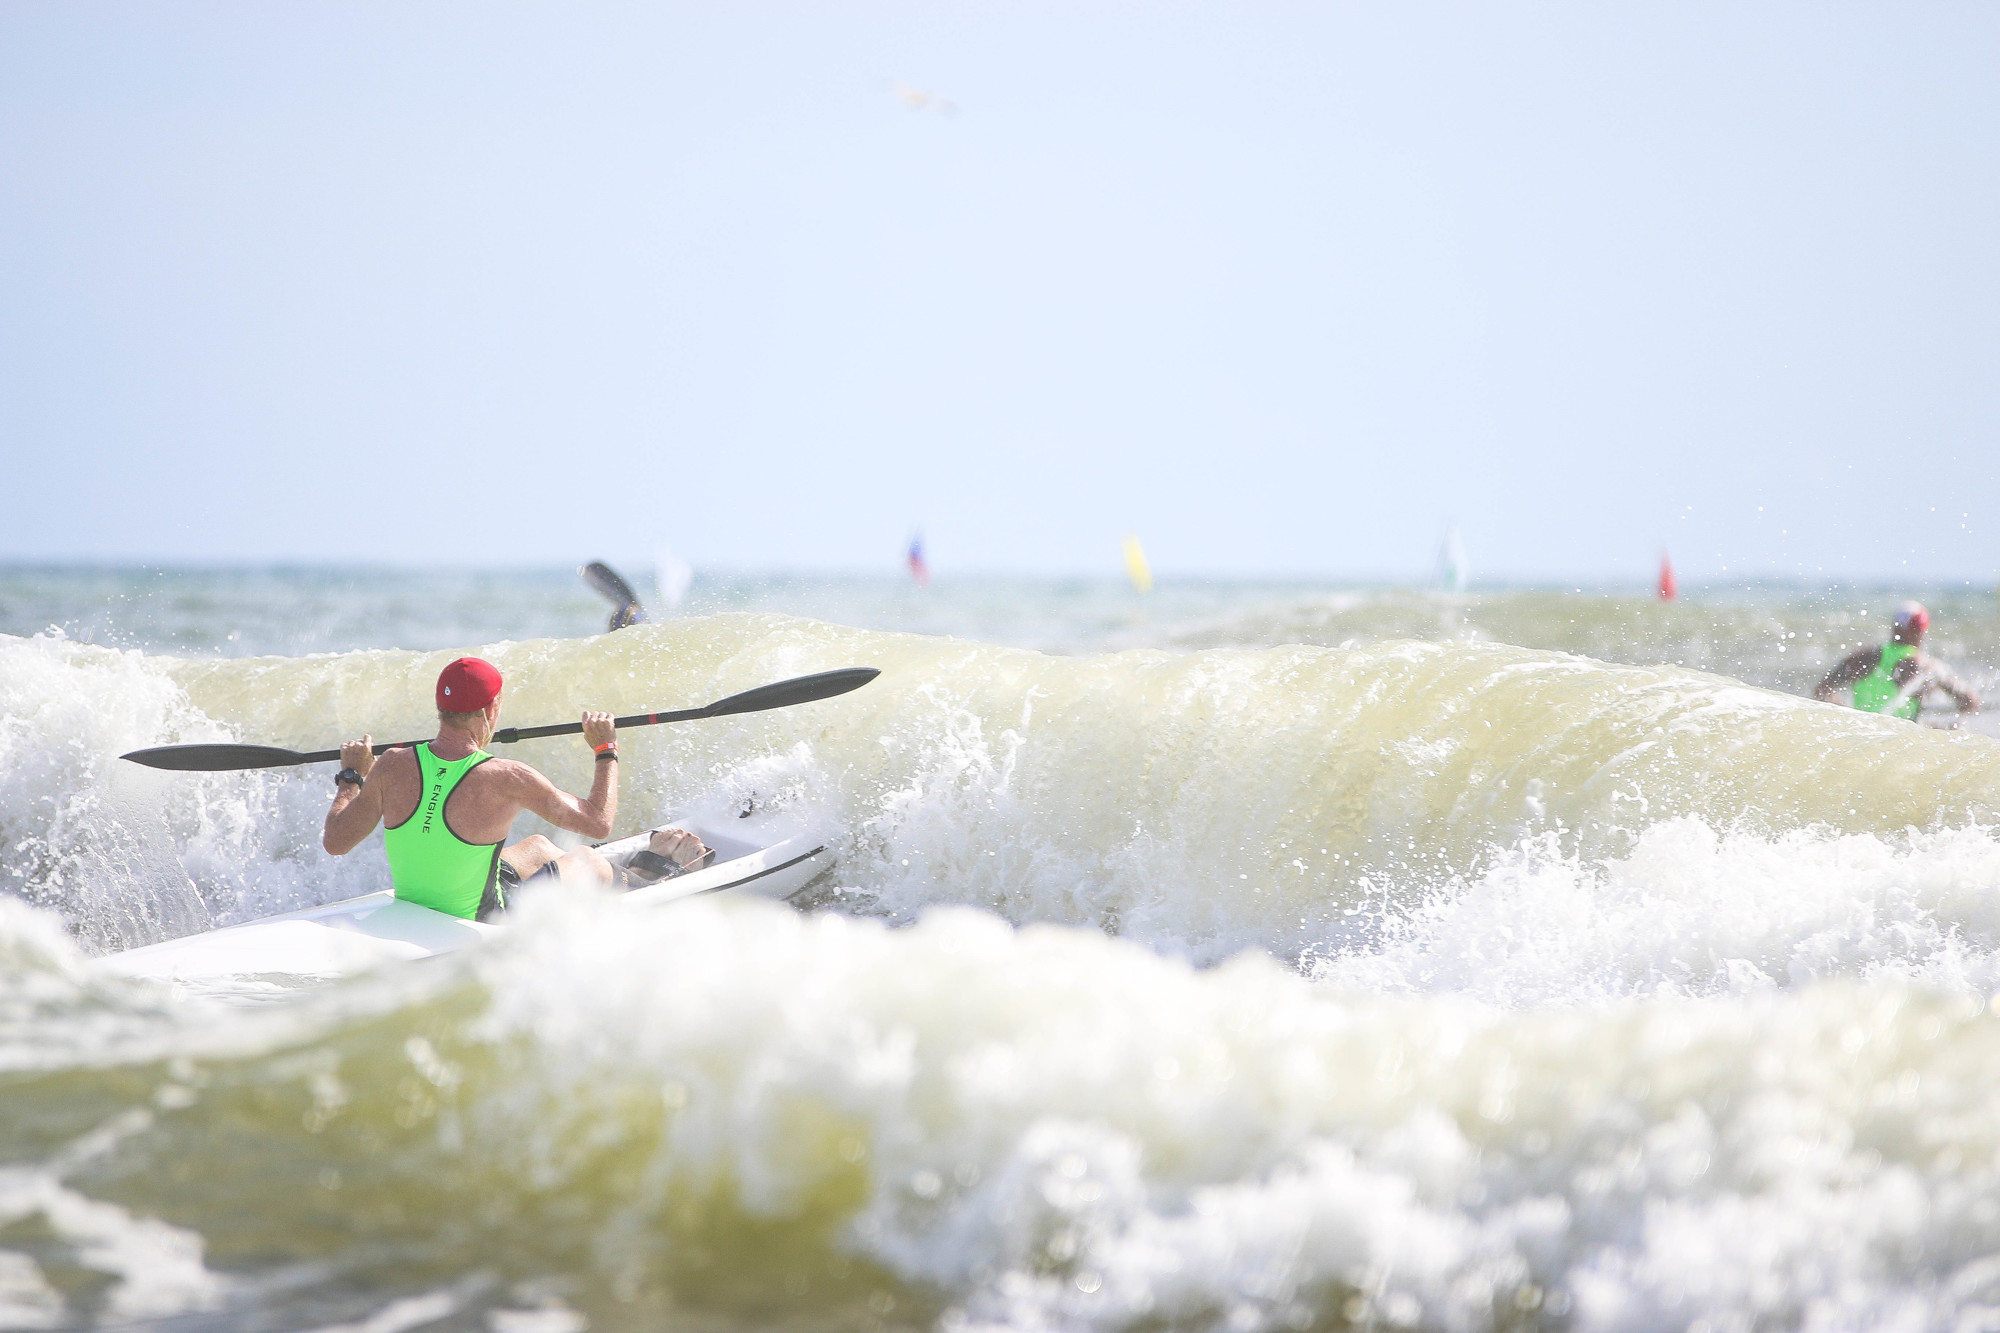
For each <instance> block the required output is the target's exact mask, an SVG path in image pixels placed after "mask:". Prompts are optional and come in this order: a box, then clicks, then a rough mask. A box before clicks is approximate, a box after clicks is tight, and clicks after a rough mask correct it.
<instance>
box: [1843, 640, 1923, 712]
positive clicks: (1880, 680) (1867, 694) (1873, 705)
mask: <svg viewBox="0 0 2000 1333" xmlns="http://www.w3.org/2000/svg"><path fill="white" fill-rule="evenodd" d="M1915 651H1917V650H1916V647H1915V646H1914V645H1913V644H1907V643H1885V644H1883V645H1882V660H1881V661H1879V662H1877V663H1876V664H1875V669H1874V670H1873V671H1871V672H1869V673H1868V674H1867V675H1865V676H1863V677H1862V678H1861V679H1860V680H1857V681H1855V682H1854V706H1855V707H1856V708H1857V709H1859V710H1860V711H1862V712H1864V713H1881V712H1887V713H1889V714H1890V715H1891V716H1894V717H1906V718H1908V719H1910V721H1912V722H1914V721H1916V720H1917V715H1918V714H1919V713H1921V712H1923V711H1924V701H1923V699H1922V698H1920V697H1919V696H1920V695H1921V694H1922V693H1923V691H1921V690H1911V691H1910V693H1909V697H1908V698H1905V699H1904V700H1903V701H1902V702H1901V703H1900V704H1897V703H1896V699H1897V696H1898V695H1901V694H1902V693H1903V687H1902V686H1900V685H1898V684H1897V683H1896V668H1897V666H1898V665H1900V664H1901V663H1902V661H1903V659H1904V658H1906V657H1908V656H1909V655H1910V654H1911V653H1914V652H1915ZM1891 704H1896V706H1895V707H1894V708H1893V709H1892V708H1890V705H1891Z"/></svg>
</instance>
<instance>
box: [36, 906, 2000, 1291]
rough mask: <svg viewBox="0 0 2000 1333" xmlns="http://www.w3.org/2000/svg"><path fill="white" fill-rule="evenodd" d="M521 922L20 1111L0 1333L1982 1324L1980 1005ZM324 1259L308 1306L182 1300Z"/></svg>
mask: <svg viewBox="0 0 2000 1333" xmlns="http://www.w3.org/2000/svg"><path fill="white" fill-rule="evenodd" d="M614 920H615V921H616V922H617V924H616V926H615V927H614V926H613V925H612V922H613V921H614ZM521 924H522V926H523V929H521V930H520V931H517V932H515V933H514V934H513V935H512V936H511V937H510V938H509V939H508V940H507V941H506V942H505V943H504V944H503V945H502V946H500V947H497V948H494V949H491V950H487V951H483V952H482V953H481V954H479V955H478V956H477V957H476V958H474V959H470V960H466V961H463V962H460V963H456V964H452V965H449V966H448V967H447V968H446V969H445V970H443V971H442V972H440V973H439V974H438V975H437V977H435V978H433V979H431V980H428V981H427V982H426V983H425V984H424V986H423V989H422V991H421V992H420V993H416V992H412V991H411V990H409V989H408V987H407V984H406V983H404V982H402V981H400V980H398V979H395V978H389V977H384V978H381V979H378V980H375V981H363V982H360V983H357V984H354V985H350V986H348V987H345V988H339V989H336V990H335V991H333V992H330V993H324V994H321V995H319V996H316V997H312V998H308V999H304V1000H301V1001H299V1002H296V1003H295V1004H293V1005H291V1006H288V1007H285V1008H281V1009H275V1010H273V1009H269V1008H267V1009H264V1010H259V1011H256V1012H257V1015H258V1021H256V1022H253V1023H251V1024H250V1025H249V1026H248V1027H247V1028H245V1027H242V1026H240V1025H238V1024H237V1023H236V1022H235V1020H236V1019H237V1018H240V1017H241V1015H240V1014H222V1013H219V1012H210V1013H209V1014H208V1017H209V1019H210V1020H211V1023H209V1024H204V1023H203V1022H202V1021H199V1018H198V1013H199V1012H202V1011H199V1010H197V1015H190V1013H188V1012H185V1009H186V1007H185V1006H181V1009H182V1010H183V1011H184V1012H181V1013H180V1014H178V1015H177V1016H176V1017H174V1018H173V1019H172V1021H171V1024H166V1020H164V1019H163V1020H162V1023H163V1031H165V1028H166V1026H170V1027H171V1030H172V1035H170V1036H165V1037H163V1038H162V1040H161V1042H160V1044H159V1045H158V1046H157V1047H155V1048H154V1049H152V1050H150V1051H140V1050H138V1049H137V1048H134V1049H133V1050H132V1053H131V1054H130V1056H129V1057H128V1058H125V1059H121V1060H114V1061H107V1062H103V1063H100V1064H96V1065H89V1066H83V1067H78V1068H72V1069H69V1070H65V1071H61V1072H60V1073H57V1072H54V1071H50V1072H48V1073H44V1074H42V1075H40V1076H39V1077H32V1078H23V1077H20V1076H18V1075H17V1076H15V1077H13V1078H12V1079H11V1080H10V1085H9V1093H8V1105H9V1106H10V1108H13V1114H15V1115H18V1116H22V1117H23V1120H22V1121H21V1122H19V1123H22V1124H25V1123H27V1122H28V1121H27V1119H26V1118H27V1117H30V1116H32V1117H33V1122H34V1123H35V1124H36V1125H37V1126H38V1129H37V1131H36V1133H37V1135H38V1136H39V1139H40V1141H43V1142H45V1143H46V1144H47V1147H48V1151H47V1153H46V1156H45V1157H44V1159H43V1165H42V1166H41V1167H40V1168H38V1174H37V1175H36V1176H35V1178H34V1179H32V1180H28V1179H10V1180H9V1181H6V1182H0V1209H5V1210H7V1212H8V1215H9V1216H10V1217H13V1218H16V1219H19V1218H22V1217H33V1218H36V1219H38V1224H37V1225H38V1230H37V1234H38V1235H40V1236H41V1239H39V1240H36V1241H34V1242H33V1243H32V1244H30V1245H28V1246H26V1247H10V1252H11V1254H12V1255H13V1257H12V1258H11V1259H10V1261H9V1262H10V1267H9V1269H8V1270H7V1272H8V1279H7V1282H8V1285H7V1286H6V1288H5V1291H6V1292H7V1293H8V1294H9V1298H10V1299H12V1300H14V1301H15V1303H16V1306H15V1308H16V1309H18V1310H22V1311H29V1312H32V1311H37V1310H38V1311H41V1312H42V1313H43V1315H45V1316H46V1319H45V1321H44V1322H45V1323H46V1324H48V1325H49V1326H57V1325H59V1324H61V1323H64V1322H71V1321H75V1320H76V1319H77V1318H78V1317H79V1316H81V1317H83V1318H85V1319H86V1320H89V1319H106V1320H109V1319H110V1318H112V1317H113V1316H114V1315H120V1314H121V1313H137V1312H140V1311H144V1312H147V1313H150V1314H153V1315H162V1314H168V1313H173V1312H177V1311H178V1312H195V1311H208V1312H211V1314H212V1315H214V1316H215V1317H222V1316H224V1315H226V1314H227V1312H228V1311H229V1310H230V1309H231V1308H232V1306H233V1304H236V1303H241V1302H244V1301H247V1300H251V1299H254V1300H255V1301H257V1302H258V1305H257V1308H258V1309H259V1310H260V1311H261V1316H262V1317H266V1318H268V1317H272V1316H273V1315H274V1313H275V1314H277V1315H279V1316H282V1315H283V1312H284V1311H285V1310H287V1309H290V1308H293V1307H292V1306H290V1305H288V1302H293V1301H298V1302H304V1303H306V1304H307V1305H310V1306H311V1308H314V1309H317V1310H320V1311H322V1312H333V1313H337V1314H338V1315H339V1317H340V1318H341V1319H343V1320H349V1321H352V1320H355V1319H358V1318H359V1317H360V1313H362V1312H369V1311H374V1312H379V1311H382V1310H384V1309H386V1308H388V1307H390V1306H391V1305H394V1304H396V1303H407V1302H421V1301H428V1302H431V1303H432V1304H433V1305H437V1304H439V1303H443V1305H442V1306H441V1307H440V1308H449V1309H451V1310H459V1311H465V1312H474V1313H476V1312H478V1311H482V1310H484V1311H488V1312H493V1313H497V1314H508V1313H513V1312H520V1313H533V1312H535V1311H540V1312H541V1313H542V1314H544V1315H548V1314H549V1313H550V1312H552V1311H553V1312H557V1313H566V1314H568V1315H570V1316H573V1317H575V1318H577V1319H579V1320H587V1321H588V1322H589V1324H590V1326H592V1327H605V1328H642V1327H657V1326H659V1323H660V1321H662V1320H667V1321H673V1320H674V1319H676V1318H697V1317H701V1318H707V1319H709V1320H711V1321H717V1320H719V1321H720V1322H721V1323H723V1324H724V1325H725V1326H752V1325H754V1326H761V1327H769V1326H772V1325H773V1324H776V1325H779V1326H784V1325H786V1324H787V1323H788V1322H790V1321H795V1320H805V1321H811V1320H813V1319H825V1320H828V1321H830V1322H831V1323H833V1324H835V1325H847V1324H853V1325H855V1326H860V1325H863V1324H867V1323H869V1322H870V1321H871V1320H872V1321H874V1322H878V1323H879V1322H885V1321H886V1322H888V1323H891V1324H907V1325H913V1326H922V1325H933V1326H936V1327H941V1328H951V1329H968V1330H970V1329H994V1330H999V1329H1011V1330H1031V1329H1051V1330H1052V1329H1074V1328H1103V1329H1123V1328H1131V1327H1141V1326H1149V1325H1152V1324H1165V1325H1168V1326H1191V1327H1216V1328H1220V1327H1229V1328H1243V1329H1251V1330H1262V1329H1272V1330H1276V1329H1284V1328H1291V1327H1299V1326H1324V1325H1334V1326H1337V1325H1339V1324H1343V1323H1349V1324H1354V1325H1363V1326H1365V1325H1367V1324H1369V1323H1375V1324H1377V1325H1387V1326H1408V1327H1426V1328H1468V1329H1469V1328H1485V1327H1494V1326H1508V1327H1517V1326H1523V1325H1527V1326H1533V1325H1535V1324H1537V1323H1542V1322H1553V1323H1557V1324H1560V1325H1561V1326H1564V1327H1572V1328H1585V1329H1605V1330H1611V1329H1626V1328H1644V1327H1656V1326H1660V1325H1661V1324H1663V1323H1666V1322H1675V1323H1684V1322H1687V1321H1691V1320H1697V1319H1709V1320H1711V1321H1719V1322H1721V1323H1722V1324H1723V1325H1724V1326H1727V1325H1728V1324H1729V1323H1730V1322H1731V1321H1736V1322H1739V1323H1749V1324H1768V1325H1772V1326H1798V1325H1803V1324H1808V1323H1812V1324H1821V1325H1825V1326H1840V1327H1864V1326H1868V1327H1881V1326H1886V1325H1896V1326H1905V1325H1907V1326H1913V1327H1926V1326H1933V1325H1935V1324H1936V1323H1938V1322H1939V1321H1940V1320H1943V1321H1945V1322H1947V1323H1948V1322H1949V1317H1948V1316H1950V1315H1951V1314H1952V1313H1953V1312H1955V1311H1963V1310H1964V1309H1967V1308H1971V1307H1972V1306H1975V1305H1977V1304H1979V1303H1981V1302H1986V1301H1990V1300H1992V1299H1993V1298H1994V1296H1995V1295H1996V1294H2000V1286H1996V1277H1995V1273H1994V1271H1993V1268H1992V1265H1991V1263H1990V1259H1989V1256H1990V1255H1991V1254H1992V1253H1993V1252H1994V1247H1995V1245H1996V1243H2000V1234H1996V1233H1995V1232H1994V1230H1993V1227H1994V1224H1993V1221H1992V1219H1991V1217H1990V1216H1989V1214H1990V1211H1991V1210H1990V1208H1988V1207H1987V1206H1986V1204H1985V1201H1986V1200H1988V1199H1990V1198H1991V1197H1992V1195H1993V1191H1994V1189H1995V1188H1996V1186H2000V1179H1996V1178H1995V1174H1994V1173H1995V1167H1994V1165H1993V1163H1994V1162H1995V1161H1996V1149H2000V1141H1996V1133H2000V1131H1996V1130H1995V1126H1996V1125H2000V1105H1996V1103H1995V1097H1996V1093H1995V1092H1994V1091H1993V1089H1992V1088H1991V1087H1990V1086H1989V1083H1990V1080H1986V1079H1984V1078H1983V1076H1981V1074H1980V1073H1979V1072H1978V1071H1981V1070H1984V1069H1986V1068H1990V1067H1991V1064H1992V1062H1993V1061H1994V1060H1995V1059H1996V1058H2000V1020H1996V1019H1995V1018H1994V1017H1993V1016H1991V1015H1990V1014H1988V1013H1987V1012H1986V1006H1985V1003H1984V1001H1983V1000H1982V999H1979V998H1975V997H1970V996H1965V997H1951V996H1943V995H1938V994H1935V993H1930V992H1925V991H1921V990H1913V989H1909V988H1904V987H1899V986H1883V985H1878V986H1872V987H1864V986H1858V985H1854V984H1852V983H1845V982H1843V983H1834V984H1814V985H1811V986H1808V987H1804V988H1800V989H1796V990H1789V991H1783V990H1769V991H1761V992H1756V993H1749V994H1743V995H1731V996H1721V997H1717V998H1713V999H1709V1000H1706V1001H1695V1000H1686V999H1669V998H1661V997H1655V998H1654V999H1652V1000H1650V1001H1648V1002H1647V1003H1645V1004H1643V1005H1639V1004H1634V1003H1632V1002H1620V1003H1610V1004H1601V1005H1585V1006H1575V1007H1569V1008H1564V1009H1538V1010H1530V1011H1507V1010H1502V1009H1496V1008H1493V1007H1491V1006H1488V1005H1482V1004H1479V1003H1476V1002H1474V1001H1471V1000H1467V999H1460V998H1450V997H1436V996H1431V997H1402V998H1399V997H1394V996H1386V997H1385V996H1377V995H1368V994H1364V993H1360V992H1356V991H1354V990H1351V989H1349V988H1347V987H1345V986H1341V985H1338V984H1330V983H1327V982H1313V981H1310V980H1307V979H1305V978H1302V977H1301V976H1299V975H1298V974H1297V972H1296V971H1294V970H1292V969H1290V968H1287V967H1285V966H1283V965H1282V964H1279V963H1277V962H1275V961H1273V960H1271V959H1269V958H1267V957H1264V956H1262V955H1256V954H1245V955H1243V956H1242V957H1240V958H1238V959H1235V960H1232V961H1231V962H1229V963H1228V964H1226V965H1224V966H1221V967H1216V968H1209V969H1197V968H1194V967H1192V966H1190V965H1189V964H1187V963H1185V962H1183V961H1179V960H1175V959H1170V958H1164V957H1162V956H1160V955H1159V954H1157V953H1155V952H1153V951H1151V950H1148V949H1145V948H1142V947H1140V946H1137V945H1135V944H1132V943H1129V942H1126V941H1121V940H1116V939H1111V938H1107V937H1105V936H1103V935H1101V934H1098V933H1096V932H1088V931H1075V930H1064V929H1059V928H1053V927H1032V928H1029V929H1026V930H1016V929H1013V928H1010V927H1008V926H1007V925H1006V924H1005V923H1003V922H1001V921H1000V920H998V919H997V918H995V917H993V916H991V915H989V914H984V913H978V912H973V911H969V910H966V909H940V910H938V911H935V912H932V913H929V914H927V915H926V916H925V917H924V919H923V920H922V921H920V922H918V923H917V924H915V925H914V926H912V927H910V928H908V929H902V930H894V929H890V928H887V927H886V926H885V925H884V924H883V923H879V922H869V921H861V920H856V919H853V918H848V917H843V916H839V915H836V914H826V915H820V916H814V917H805V916H800V915H798V914H796V913H793V912H790V911H788V910H786V909H783V908H779V907H774V906H770V905H766V904H761V903H754V902H747V903H719V904H714V905H709V904H701V903H696V904H692V905H690V906H689V907H688V908H687V909H686V910H677V911H675V912H671V913H660V914H655V915H649V916H646V917H642V918H636V919H635V918H632V917H630V916H629V915H627V914H621V915H619V916H617V917H615V918H610V917H607V916H606V915H605V911H604V908H603V907H602V906H600V905H599V904H596V903H593V902H590V901H586V900H573V901H563V900H556V899H549V900H544V901H543V902H542V903H540V904H538V905H536V906H535V907H533V908H531V909H530V911H529V916H528V919H527V920H525V921H524V922H522V923H521ZM0 925H5V926H6V927H7V928H9V929H12V928H14V927H15V926H16V925H18V923H16V922H6V923H0ZM76 962H77V960H75V959H72V960H69V961H63V960H56V964H55V965H56V966H57V967H58V969H59V970H60V969H63V968H74V966H75V965H76ZM114 1002H115V1003H118V1004H121V1005H123V1006H124V1007H125V1008H126V1009H127V1010H128V1011H129V1016H130V1017H132V1018H133V1019H134V1020H135V1021H137V1020H139V1019H141V1018H143V1017H144V1016H145V1015H147V1014H149V1013H153V1014H160V1013H164V1011H163V1010H161V1009H160V1008H159V1007H160V1006H162V1005H171V1004H172V1002H171V1001H167V1000H165V999H164V997H162V996H160V995H159V994H158V993H157V992H155V991H151V990H148V989H147V988H145V987H132V988H128V989H125V990H122V991H120V992H118V994H117V996H114ZM100 1003H101V1001H100ZM92 1007H93V1006H92V1005H89V1004H85V1003H84V1002H83V1001H82V999H81V997H80V996H79V999H78V1007H77V1016H76V1018H75V1020H74V1021H76V1022H78V1023H87V1022H89V1021H91V1020H90V1019H89V1017H88V1014H89V1013H90V1012H91V1011H92ZM43 1021H44V1022H45V1023H46V1022H53V1023H56V1024H58V1025H60V1024H62V1023H63V1022H66V1021H70V1020H65V1019H63V1018H61V1017H60V1016H57V1015H52V1014H50V1013H48V1012H45V1013H44V1015H43ZM224 1024H227V1028H228V1032H229V1035H228V1037H227V1038H226V1039H225V1038H224V1037H223V1036H222V1034H221V1031H220V1027H221V1025H224ZM246 1217H247V1218H255V1219H257V1225H256V1226H255V1227H254V1228H246V1227H244V1226H242V1225H240V1219H242V1218H246ZM441 1220H443V1222H442V1224H441ZM352 1235H365V1236H366V1237H368V1238H369V1242H370V1243H369V1244H368V1245H367V1246H366V1247H364V1248H363V1249H362V1250H357V1251H353V1252H350V1253H347V1254H346V1255H345V1256H344V1257H343V1258H342V1260H341V1261H340V1263H339V1265H337V1266H336V1267H335V1268H334V1269H331V1270H322V1271H324V1272H325V1273H326V1274H327V1276H325V1277H324V1278H322V1279H318V1280H310V1281H307V1282H306V1283H305V1286H304V1287H303V1288H291V1289H287V1288H285V1287H283V1286H282V1285H281V1286H276V1287H274V1286H272V1285H271V1284H270V1283H268V1282H264V1283H261V1284H260V1283H257V1282H252V1281H250V1280H249V1279H248V1278H247V1277H243V1276H237V1277H224V1276H222V1275H224V1274H231V1273H235V1274H244V1273H246V1272H248V1273H252V1274H254V1273H255V1272H257V1271H259V1270H265V1271H273V1268H272V1266H273V1265H276V1266H277V1269H276V1270H275V1271H285V1266H286V1265H298V1264H309V1263H311V1262H312V1261H314V1260H315V1259H317V1258H321V1257H324V1256H325V1255H326V1254H327V1248H326V1247H327V1245H328V1243H329V1238H330V1237H339V1236H352ZM114 1262H115V1263H116V1264H122V1265H123V1267H122V1268H116V1269H115V1271H114V1270H113V1269H112V1268H110V1267H107V1266H108V1265H113V1264H114ZM79 1266H81V1267H82V1268H85V1269H91V1270H94V1271H98V1272H103V1273H108V1274H110V1275H111V1276H112V1277H113V1278H114V1279H115V1281H114V1284H113V1285H112V1287H111V1288H110V1291H111V1294H110V1295H108V1296H107V1295H105V1294H103V1293H104V1291H105V1288H104V1287H102V1286H101V1285H95V1286H89V1285H87V1286H84V1287H81V1288H79V1287H78V1286H77V1285H76V1284H75V1283H74V1280H73V1278H70V1277H67V1276H66V1275H69V1274H73V1273H75V1272H76V1271H77V1269H78V1267H79ZM298 1271H300V1273H301V1275H302V1276H303V1275H304V1274H305V1273H306V1272H307V1271H308V1270H298ZM469 1273H471V1274H478V1275H479V1276H478V1277H477V1279H476V1280H470V1281H468V1280H466V1279H465V1275H466V1274H469ZM119 1293H123V1294H119ZM299 1308H305V1306H304V1305H302V1306H300V1307H299ZM425 1308H429V1307H428V1306H427V1307H425ZM703 1312H708V1313H707V1314H706V1315H705V1316H704V1314H703ZM329 1317H330V1316H329ZM571 1326H572V1327H581V1326H582V1324H581V1323H580V1322H578V1323H574V1324H572V1325H571ZM822 1326H824V1325H822Z"/></svg>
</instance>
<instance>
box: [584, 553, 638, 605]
mask: <svg viewBox="0 0 2000 1333" xmlns="http://www.w3.org/2000/svg"><path fill="white" fill-rule="evenodd" d="M577 573H579V574H581V575H583V581H584V582H585V583H588V584H589V585H590V586H591V588H592V589H593V590H595V591H596V592H597V593H598V595H599V596H601V597H603V598H604V599H605V600H606V601H608V602H610V603H611V604H612V605H613V606H624V605H625V604H626V603H628V602H636V601H638V600H639V597H638V594H636V593H634V592H633V591H632V585H631V584H629V583H627V582H626V581H625V580H624V579H622V578H620V577H619V576H618V571H617V570H615V569H613V568H612V567H611V566H609V565H607V564H605V563H604V562H603V561H602V560H593V561H591V562H590V563H589V564H587V565H585V566H584V567H583V568H582V569H580V570H578V571H577Z"/></svg>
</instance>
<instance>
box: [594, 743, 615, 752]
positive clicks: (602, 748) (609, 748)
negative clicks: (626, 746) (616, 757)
mask: <svg viewBox="0 0 2000 1333" xmlns="http://www.w3.org/2000/svg"><path fill="white" fill-rule="evenodd" d="M591 748H592V749H593V750H595V751H597V753H599V754H617V753H618V742H617V741H606V742H604V744H602V745H593V746H592V747H591Z"/></svg>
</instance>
